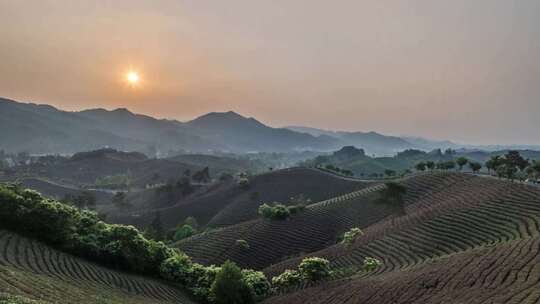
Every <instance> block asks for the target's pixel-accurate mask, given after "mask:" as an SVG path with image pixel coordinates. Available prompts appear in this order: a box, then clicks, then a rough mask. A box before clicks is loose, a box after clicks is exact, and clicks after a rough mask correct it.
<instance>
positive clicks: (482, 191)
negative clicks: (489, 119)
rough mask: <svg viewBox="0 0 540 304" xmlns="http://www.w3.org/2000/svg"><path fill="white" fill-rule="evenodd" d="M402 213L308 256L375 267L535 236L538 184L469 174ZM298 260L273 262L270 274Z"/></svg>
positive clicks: (538, 215)
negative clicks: (374, 261) (373, 262)
mask: <svg viewBox="0 0 540 304" xmlns="http://www.w3.org/2000/svg"><path fill="white" fill-rule="evenodd" d="M406 210H407V215H405V216H401V217H399V218H397V219H395V220H393V219H387V220H385V221H381V222H379V223H377V224H375V225H372V226H370V227H368V228H367V229H365V231H364V232H365V234H364V235H363V236H361V237H360V238H358V239H357V240H356V242H355V243H354V244H353V245H352V246H350V248H344V246H341V245H335V246H332V247H329V248H325V249H323V250H321V251H319V252H314V253H312V254H310V255H314V256H319V257H324V258H327V259H329V260H330V261H331V263H332V266H333V267H334V268H344V267H351V266H359V265H361V264H362V262H363V259H364V257H375V258H378V259H380V260H381V261H383V266H382V267H380V268H379V270H378V271H379V272H386V271H393V270H396V269H402V268H407V267H410V266H414V265H417V264H421V263H423V262H425V261H426V260H430V259H432V258H436V257H441V256H446V255H451V254H454V253H457V252H462V251H466V250H470V249H473V248H477V247H481V246H485V245H489V244H495V243H500V242H506V241H510V240H514V239H520V238H523V237H528V236H533V235H536V234H537V233H538V231H539V226H540V223H539V220H540V189H537V188H532V187H528V186H523V185H518V184H513V183H510V182H503V181H498V180H493V179H485V178H480V177H473V176H470V177H469V178H468V179H467V180H464V181H463V182H459V183H456V184H454V185H452V186H449V187H446V188H444V189H441V190H439V191H436V192H432V193H430V194H428V195H425V196H424V197H423V198H421V199H418V200H417V201H416V203H414V204H410V205H408V206H407V208H406ZM299 261H300V259H291V260H288V261H284V262H282V263H279V264H276V265H273V266H271V267H269V268H267V269H266V270H265V271H266V272H267V273H269V274H276V273H279V272H281V271H283V270H284V269H287V268H291V267H294V266H295V265H297V264H298V263H299Z"/></svg>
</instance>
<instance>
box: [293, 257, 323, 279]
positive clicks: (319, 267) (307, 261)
mask: <svg viewBox="0 0 540 304" xmlns="http://www.w3.org/2000/svg"><path fill="white" fill-rule="evenodd" d="M298 271H299V272H300V275H301V276H302V278H304V279H305V280H307V281H311V282H314V281H319V280H322V279H325V278H327V277H329V276H330V262H328V260H327V259H323V258H318V257H311V258H304V259H303V260H302V262H301V263H300V265H298Z"/></svg>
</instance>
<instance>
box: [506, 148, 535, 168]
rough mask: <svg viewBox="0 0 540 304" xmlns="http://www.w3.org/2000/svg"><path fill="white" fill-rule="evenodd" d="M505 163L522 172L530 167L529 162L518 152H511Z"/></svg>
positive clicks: (507, 155) (507, 154)
mask: <svg viewBox="0 0 540 304" xmlns="http://www.w3.org/2000/svg"><path fill="white" fill-rule="evenodd" d="M504 159H505V163H506V164H508V165H510V166H513V167H516V168H518V169H519V170H520V171H523V170H525V168H527V166H528V165H529V161H528V160H526V159H524V158H523V157H522V156H521V155H520V154H519V151H516V150H510V151H508V153H506V154H505V155H504Z"/></svg>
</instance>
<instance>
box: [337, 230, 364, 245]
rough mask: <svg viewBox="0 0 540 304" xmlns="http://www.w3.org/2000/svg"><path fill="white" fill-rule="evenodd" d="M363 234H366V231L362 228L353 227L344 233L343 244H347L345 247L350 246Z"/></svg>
mask: <svg viewBox="0 0 540 304" xmlns="http://www.w3.org/2000/svg"><path fill="white" fill-rule="evenodd" d="M362 234H364V232H363V231H362V230H361V229H360V228H357V227H355V228H351V229H350V230H349V231H346V232H345V233H344V234H343V237H342V240H341V244H343V245H345V247H349V246H351V245H352V244H353V243H354V241H355V240H356V239H357V238H358V237H359V236H361V235H362Z"/></svg>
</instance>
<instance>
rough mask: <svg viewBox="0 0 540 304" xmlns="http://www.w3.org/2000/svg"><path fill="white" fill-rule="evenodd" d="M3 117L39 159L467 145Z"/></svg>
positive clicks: (231, 125)
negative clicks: (113, 151)
mask: <svg viewBox="0 0 540 304" xmlns="http://www.w3.org/2000/svg"><path fill="white" fill-rule="evenodd" d="M0 118H1V119H0V137H1V138H2V141H1V142H0V149H3V150H5V151H8V152H21V151H25V152H30V153H37V154H39V153H75V152H78V151H87V150H93V149H99V148H102V147H113V148H117V149H120V150H125V151H141V152H145V153H146V154H149V155H151V156H154V155H155V154H156V153H158V154H159V153H160V152H161V153H166V152H168V151H178V150H182V151H186V152H218V151H220V152H234V153H246V152H292V151H302V150H313V151H331V150H336V149H338V148H340V147H342V146H345V145H354V146H357V147H361V148H363V149H364V150H365V151H366V152H367V153H368V154H394V153H396V152H397V151H401V150H404V149H407V148H418V149H433V148H446V147H451V148H460V147H463V148H466V147H468V146H463V145H458V144H454V143H452V142H448V141H444V142H441V141H430V140H426V139H418V138H414V139H411V138H401V137H395V136H386V135H383V134H379V133H376V132H367V133H365V132H334V131H326V130H320V129H314V128H306V127H289V128H274V127H269V126H267V125H265V124H263V123H261V122H259V121H258V120H256V119H255V118H247V117H244V116H242V115H240V114H238V113H235V112H232V111H229V112H212V113H208V114H206V115H203V116H200V117H198V118H195V119H193V120H191V121H187V122H180V121H176V120H166V119H156V118H153V117H150V116H146V115H141V114H135V113H132V112H130V111H129V110H128V109H125V108H122V109H116V110H112V111H108V110H104V109H90V110H84V111H80V112H76V111H75V112H68V111H62V110H60V109H56V108H55V107H52V106H49V105H38V104H33V103H19V102H16V101H13V100H8V99H0ZM441 146H442V147H441ZM486 148H488V149H489V148H493V147H486ZM497 148H500V147H497ZM529 148H538V147H534V146H530V147H529Z"/></svg>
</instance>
